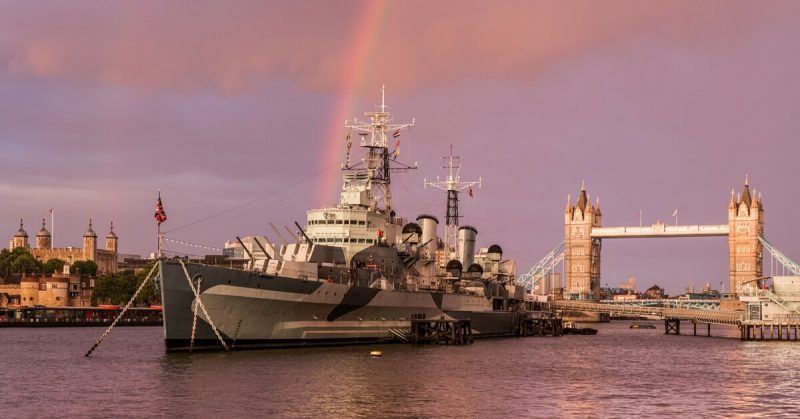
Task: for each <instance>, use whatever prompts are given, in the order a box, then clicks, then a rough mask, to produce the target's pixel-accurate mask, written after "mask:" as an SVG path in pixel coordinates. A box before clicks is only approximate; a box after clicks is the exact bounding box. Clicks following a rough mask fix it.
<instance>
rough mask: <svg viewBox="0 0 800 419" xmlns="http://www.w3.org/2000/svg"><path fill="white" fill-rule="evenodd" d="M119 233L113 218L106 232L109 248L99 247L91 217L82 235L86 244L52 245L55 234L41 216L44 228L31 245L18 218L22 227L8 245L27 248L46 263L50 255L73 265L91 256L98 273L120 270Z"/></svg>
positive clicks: (20, 221) (9, 246) (51, 257)
mask: <svg viewBox="0 0 800 419" xmlns="http://www.w3.org/2000/svg"><path fill="white" fill-rule="evenodd" d="M117 241H118V237H117V235H116V233H114V223H113V222H111V229H110V231H109V233H108V235H107V236H106V248H105V250H104V249H98V248H97V233H95V232H94V230H92V220H91V219H90V220H89V229H88V230H87V231H86V233H84V235H83V247H82V248H77V247H64V248H53V236H52V235H51V234H50V232H49V231H47V228H46V227H45V221H44V219H42V229H41V230H39V232H38V233H36V247H35V248H31V247H30V245H29V244H28V233H27V232H26V231H25V229H24V228H23V222H22V220H21V219H20V220H19V231H17V233H16V234H14V236H13V237H12V238H11V240H9V243H8V248H9V249H10V250H13V249H15V248H17V247H22V248H25V249H27V250H28V251H29V252H30V253H31V254H32V255H33V256H34V257H35V258H36V259H38V260H39V261H40V262H42V263H44V262H47V261H48V260H50V259H61V260H63V261H65V262H66V263H67V265H72V264H73V263H75V262H78V261H87V260H91V261H93V262H94V263H96V264H97V273H99V274H104V273H115V272H117V270H118V262H117V258H118V256H119V252H118V248H117V244H118V243H117Z"/></svg>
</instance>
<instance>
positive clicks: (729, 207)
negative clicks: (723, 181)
mask: <svg viewBox="0 0 800 419" xmlns="http://www.w3.org/2000/svg"><path fill="white" fill-rule="evenodd" d="M735 194H736V192H735V191H734V190H733V189H731V201H730V202H729V203H728V209H733V208H735V207H736V203H735V202H734V200H733V196H734V195H735Z"/></svg>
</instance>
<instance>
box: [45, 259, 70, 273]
mask: <svg viewBox="0 0 800 419" xmlns="http://www.w3.org/2000/svg"><path fill="white" fill-rule="evenodd" d="M66 263H67V262H64V261H63V260H61V259H49V260H48V261H47V262H45V263H44V268H43V269H44V273H46V274H52V273H56V272H61V271H63V270H64V265H65V264H66Z"/></svg>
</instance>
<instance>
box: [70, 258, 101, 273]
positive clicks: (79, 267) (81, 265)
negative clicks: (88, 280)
mask: <svg viewBox="0 0 800 419" xmlns="http://www.w3.org/2000/svg"><path fill="white" fill-rule="evenodd" d="M70 272H75V273H80V274H81V275H89V276H95V275H97V264H96V263H94V262H93V261H91V260H79V261H77V262H75V263H73V264H72V266H71V267H70Z"/></svg>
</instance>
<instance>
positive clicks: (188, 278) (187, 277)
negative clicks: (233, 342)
mask: <svg viewBox="0 0 800 419" xmlns="http://www.w3.org/2000/svg"><path fill="white" fill-rule="evenodd" d="M178 262H180V263H181V267H182V268H183V273H184V274H185V275H186V281H188V282H189V288H191V289H192V293H193V294H194V298H195V303H196V304H198V305H199V306H200V309H201V310H203V314H204V315H205V316H206V320H208V324H209V325H210V326H211V330H213V331H214V334H215V335H217V339H219V342H220V343H221V344H222V347H223V348H225V350H226V351H228V352H230V349H229V348H228V345H227V344H226V343H225V340H224V339H222V336H220V334H219V331H218V330H217V327H216V326H214V322H213V321H212V320H211V316H209V315H208V311H206V306H205V304H203V301H201V300H200V294H199V293H198V292H197V289H196V288H195V287H194V284H193V283H192V278H191V276H190V275H189V271H188V270H187V269H186V264H185V263H183V260H182V259H178Z"/></svg>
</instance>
